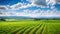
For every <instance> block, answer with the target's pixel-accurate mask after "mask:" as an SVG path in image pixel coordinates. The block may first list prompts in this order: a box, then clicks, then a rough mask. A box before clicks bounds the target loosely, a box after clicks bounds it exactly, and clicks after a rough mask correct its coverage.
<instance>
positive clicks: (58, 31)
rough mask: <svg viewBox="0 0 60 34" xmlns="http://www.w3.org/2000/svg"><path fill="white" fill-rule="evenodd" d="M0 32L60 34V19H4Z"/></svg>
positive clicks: (4, 33) (0, 25)
mask: <svg viewBox="0 0 60 34" xmlns="http://www.w3.org/2000/svg"><path fill="white" fill-rule="evenodd" d="M0 34H60V20H38V21H34V20H23V21H16V22H15V21H11V22H9V21H5V22H4V21H2V22H0Z"/></svg>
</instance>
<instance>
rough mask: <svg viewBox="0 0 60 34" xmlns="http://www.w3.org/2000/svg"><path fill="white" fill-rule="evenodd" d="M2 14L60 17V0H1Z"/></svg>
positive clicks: (0, 11) (0, 10) (0, 12)
mask: <svg viewBox="0 0 60 34" xmlns="http://www.w3.org/2000/svg"><path fill="white" fill-rule="evenodd" d="M0 16H26V17H60V0H0Z"/></svg>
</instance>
